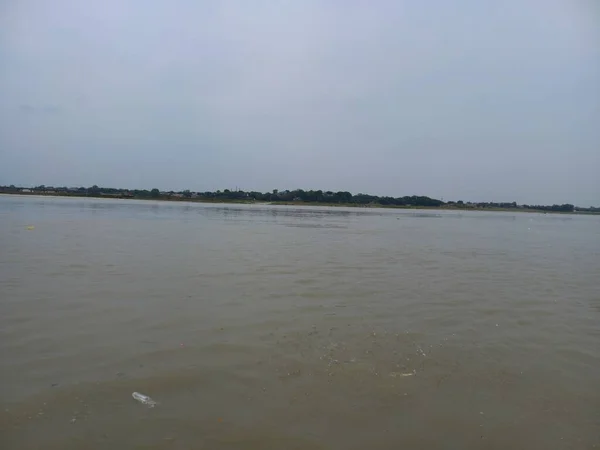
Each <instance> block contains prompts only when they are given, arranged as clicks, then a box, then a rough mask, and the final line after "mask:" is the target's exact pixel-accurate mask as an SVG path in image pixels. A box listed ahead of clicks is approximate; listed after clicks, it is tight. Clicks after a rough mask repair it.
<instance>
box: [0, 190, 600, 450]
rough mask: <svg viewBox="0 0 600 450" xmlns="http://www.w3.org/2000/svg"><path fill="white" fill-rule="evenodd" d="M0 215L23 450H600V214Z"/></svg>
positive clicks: (26, 203)
mask: <svg viewBox="0 0 600 450" xmlns="http://www.w3.org/2000/svg"><path fill="white" fill-rule="evenodd" d="M0 225H1V234H0V332H1V339H0V374H1V381H2V383H1V384H0V404H1V407H2V408H1V411H0V446H2V448H3V449H6V450H8V449H36V448H39V449H61V450H64V449H82V448H86V449H121V448H123V449H130V448H153V449H162V448H165V449H189V448H198V449H201V448H202V449H204V448H205V449H399V448H409V449H424V448H444V449H480V448H485V449H507V448H515V449H516V448H520V449H574V448H577V449H580V448H600V287H599V281H600V216H582V215H554V214H546V215H543V214H537V213H518V212H517V213H508V212H489V213H488V212H455V211H425V210H422V211H417V210H394V209H370V208H369V209H365V208H354V209H353V208H328V207H289V206H268V205H208V204H198V203H179V202H177V203H175V202H155V201H136V200H96V199H82V198H50V197H45V198H42V197H24V196H0ZM133 392H140V393H142V394H144V395H147V396H150V397H151V398H152V399H153V400H154V401H156V402H157V404H156V406H154V407H149V406H148V405H144V404H142V403H140V402H138V401H136V400H135V399H134V398H132V393H133Z"/></svg>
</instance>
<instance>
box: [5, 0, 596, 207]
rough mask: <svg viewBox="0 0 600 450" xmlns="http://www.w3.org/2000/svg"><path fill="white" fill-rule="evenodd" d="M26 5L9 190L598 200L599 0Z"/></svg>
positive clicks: (18, 33) (16, 34)
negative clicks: (105, 188)
mask: <svg viewBox="0 0 600 450" xmlns="http://www.w3.org/2000/svg"><path fill="white" fill-rule="evenodd" d="M9 3H10V5H9V6H6V5H5V6H4V7H3V8H4V14H0V61H2V70H0V96H1V98H2V99H3V104H2V105H0V149H2V150H0V152H2V155H0V156H2V157H3V162H4V161H8V163H4V164H2V166H0V178H1V179H6V178H10V180H11V182H14V183H30V184H40V183H44V184H83V185H91V184H98V185H118V186H131V187H137V186H139V187H159V188H161V189H185V188H189V189H192V190H208V189H211V190H212V189H222V188H225V187H228V186H229V187H232V186H235V185H238V186H242V187H243V188H245V189H259V190H271V189H273V188H280V189H285V188H296V187H301V188H307V189H311V188H314V189H319V188H322V189H325V190H328V189H332V190H349V191H353V192H358V191H362V192H373V193H375V194H384V195H385V194H389V195H396V196H400V195H407V194H409V195H410V194H424V195H431V196H434V197H441V196H443V197H444V198H446V199H451V198H462V199H463V200H469V199H473V200H494V201H513V200H514V201H519V202H525V203H544V202H547V203H548V202H550V203H551V202H558V203H565V202H570V203H578V202H580V203H583V204H589V203H596V204H598V203H600V199H599V198H598V196H599V195H600V194H599V193H600V181H598V180H599V178H598V177H597V176H596V173H595V171H594V169H593V168H594V167H600V156H599V155H598V154H599V152H598V151H597V149H598V148H599V147H600V144H599V142H600V130H599V129H598V127H597V126H596V125H595V124H597V123H600V111H599V110H598V107H597V105H598V100H597V99H598V98H600V92H599V86H600V45H599V44H598V42H600V32H599V24H598V23H597V22H595V21H593V20H590V19H589V17H590V15H591V14H593V13H595V11H592V10H587V9H586V7H585V5H586V3H584V2H581V3H577V2H576V3H565V2H560V1H555V0H544V1H541V0H528V1H525V2H523V1H517V0H508V1H505V2H500V3H497V4H494V5H490V4H487V3H486V4H483V3H481V2H476V1H472V0H461V1H457V2H453V3H452V4H451V3H448V2H444V1H441V0H439V1H436V2H434V3H433V4H431V3H430V4H427V5H425V4H421V3H419V2H396V1H391V0H382V1H380V2H376V4H372V3H367V2H362V1H357V0H352V1H348V2H340V1H335V0H332V1H321V0H319V1H317V0H314V1H312V0H306V1H302V2H291V1H290V2H276V3H273V2H270V1H262V0H256V1H252V2H245V1H216V0H215V1H206V2H193V1H187V0H176V1H174V2H171V3H168V4H167V3H154V2H143V1H141V0H133V1H129V2H122V1H117V0H106V1H105V2H102V4H101V5H100V4H97V5H95V4H89V3H86V4H85V5H84V4H83V3H81V2H78V1H75V0H56V1H54V2H35V1H33V0H23V1H20V2H9ZM592 7H593V4H592V5H590V8H592ZM15 109H18V110H19V111H20V112H21V113H22V114H21V115H20V116H21V118H22V117H23V116H24V115H29V116H31V117H35V120H20V119H19V118H18V117H17V115H15V114H14V111H15ZM18 148H21V149H22V148H26V149H27V154H29V155H34V157H33V158H29V159H27V160H25V159H23V158H24V157H23V156H21V155H23V154H24V153H23V152H22V151H20V150H18ZM32 161H36V164H33V162H32ZM40 161H43V162H44V163H43V164H39V163H38V162H40ZM482 196H483V197H485V198H481V197H482Z"/></svg>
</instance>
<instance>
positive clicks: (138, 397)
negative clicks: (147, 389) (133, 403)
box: [131, 392, 158, 408]
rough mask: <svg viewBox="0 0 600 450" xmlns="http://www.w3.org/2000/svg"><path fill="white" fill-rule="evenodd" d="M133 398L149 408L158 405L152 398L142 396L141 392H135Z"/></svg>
mask: <svg viewBox="0 0 600 450" xmlns="http://www.w3.org/2000/svg"><path fill="white" fill-rule="evenodd" d="M131 396H132V397H133V398H134V399H136V400H137V401H138V402H140V403H143V404H144V405H147V406H148V407H149V408H154V407H155V406H156V405H158V403H156V402H155V401H154V400H152V399H151V398H150V397H148V396H147V395H144V394H140V393H139V392H134V393H133V394H131Z"/></svg>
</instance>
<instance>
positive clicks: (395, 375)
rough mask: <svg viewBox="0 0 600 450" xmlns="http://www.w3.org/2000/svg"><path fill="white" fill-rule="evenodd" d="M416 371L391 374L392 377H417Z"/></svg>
mask: <svg viewBox="0 0 600 450" xmlns="http://www.w3.org/2000/svg"><path fill="white" fill-rule="evenodd" d="M415 373H416V371H414V370H413V371H412V372H391V373H390V377H394V378H396V377H412V376H413V375H415Z"/></svg>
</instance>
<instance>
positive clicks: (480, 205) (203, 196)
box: [0, 185, 600, 214]
mask: <svg viewBox="0 0 600 450" xmlns="http://www.w3.org/2000/svg"><path fill="white" fill-rule="evenodd" d="M0 193H4V194H21V195H55V196H69V197H98V198H125V199H126V198H133V199H142V200H148V199H154V200H170V201H197V202H211V203H213V202H214V203H218V202H219V203H220V202H225V203H227V202H230V203H256V202H262V203H274V204H292V205H304V204H316V205H330V206H362V207H396V208H443V209H461V210H464V209H467V210H468V209H474V210H481V209H485V210H525V211H527V210H528V211H543V212H562V213H565V212H566V213H569V212H587V213H596V214H598V213H600V208H595V207H576V206H574V205H572V204H568V203H567V204H560V205H559V204H554V205H523V204H517V202H465V201H462V200H456V201H445V202H444V201H442V200H438V199H435V198H430V197H427V196H419V195H411V196H403V197H390V196H377V195H370V194H363V193H358V194H351V193H350V192H348V191H338V192H333V191H322V190H316V191H315V190H303V189H296V190H292V191H290V190H285V191H279V190H277V189H274V190H273V191H271V192H257V191H242V190H239V189H235V190H229V189H224V190H223V191H220V190H218V191H214V192H211V191H206V192H193V191H189V190H184V191H160V190H159V189H156V188H155V189H150V190H147V189H118V188H106V187H99V186H96V185H94V186H91V187H53V186H44V185H40V186H36V187H31V188H29V187H20V186H14V185H11V186H0Z"/></svg>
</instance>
